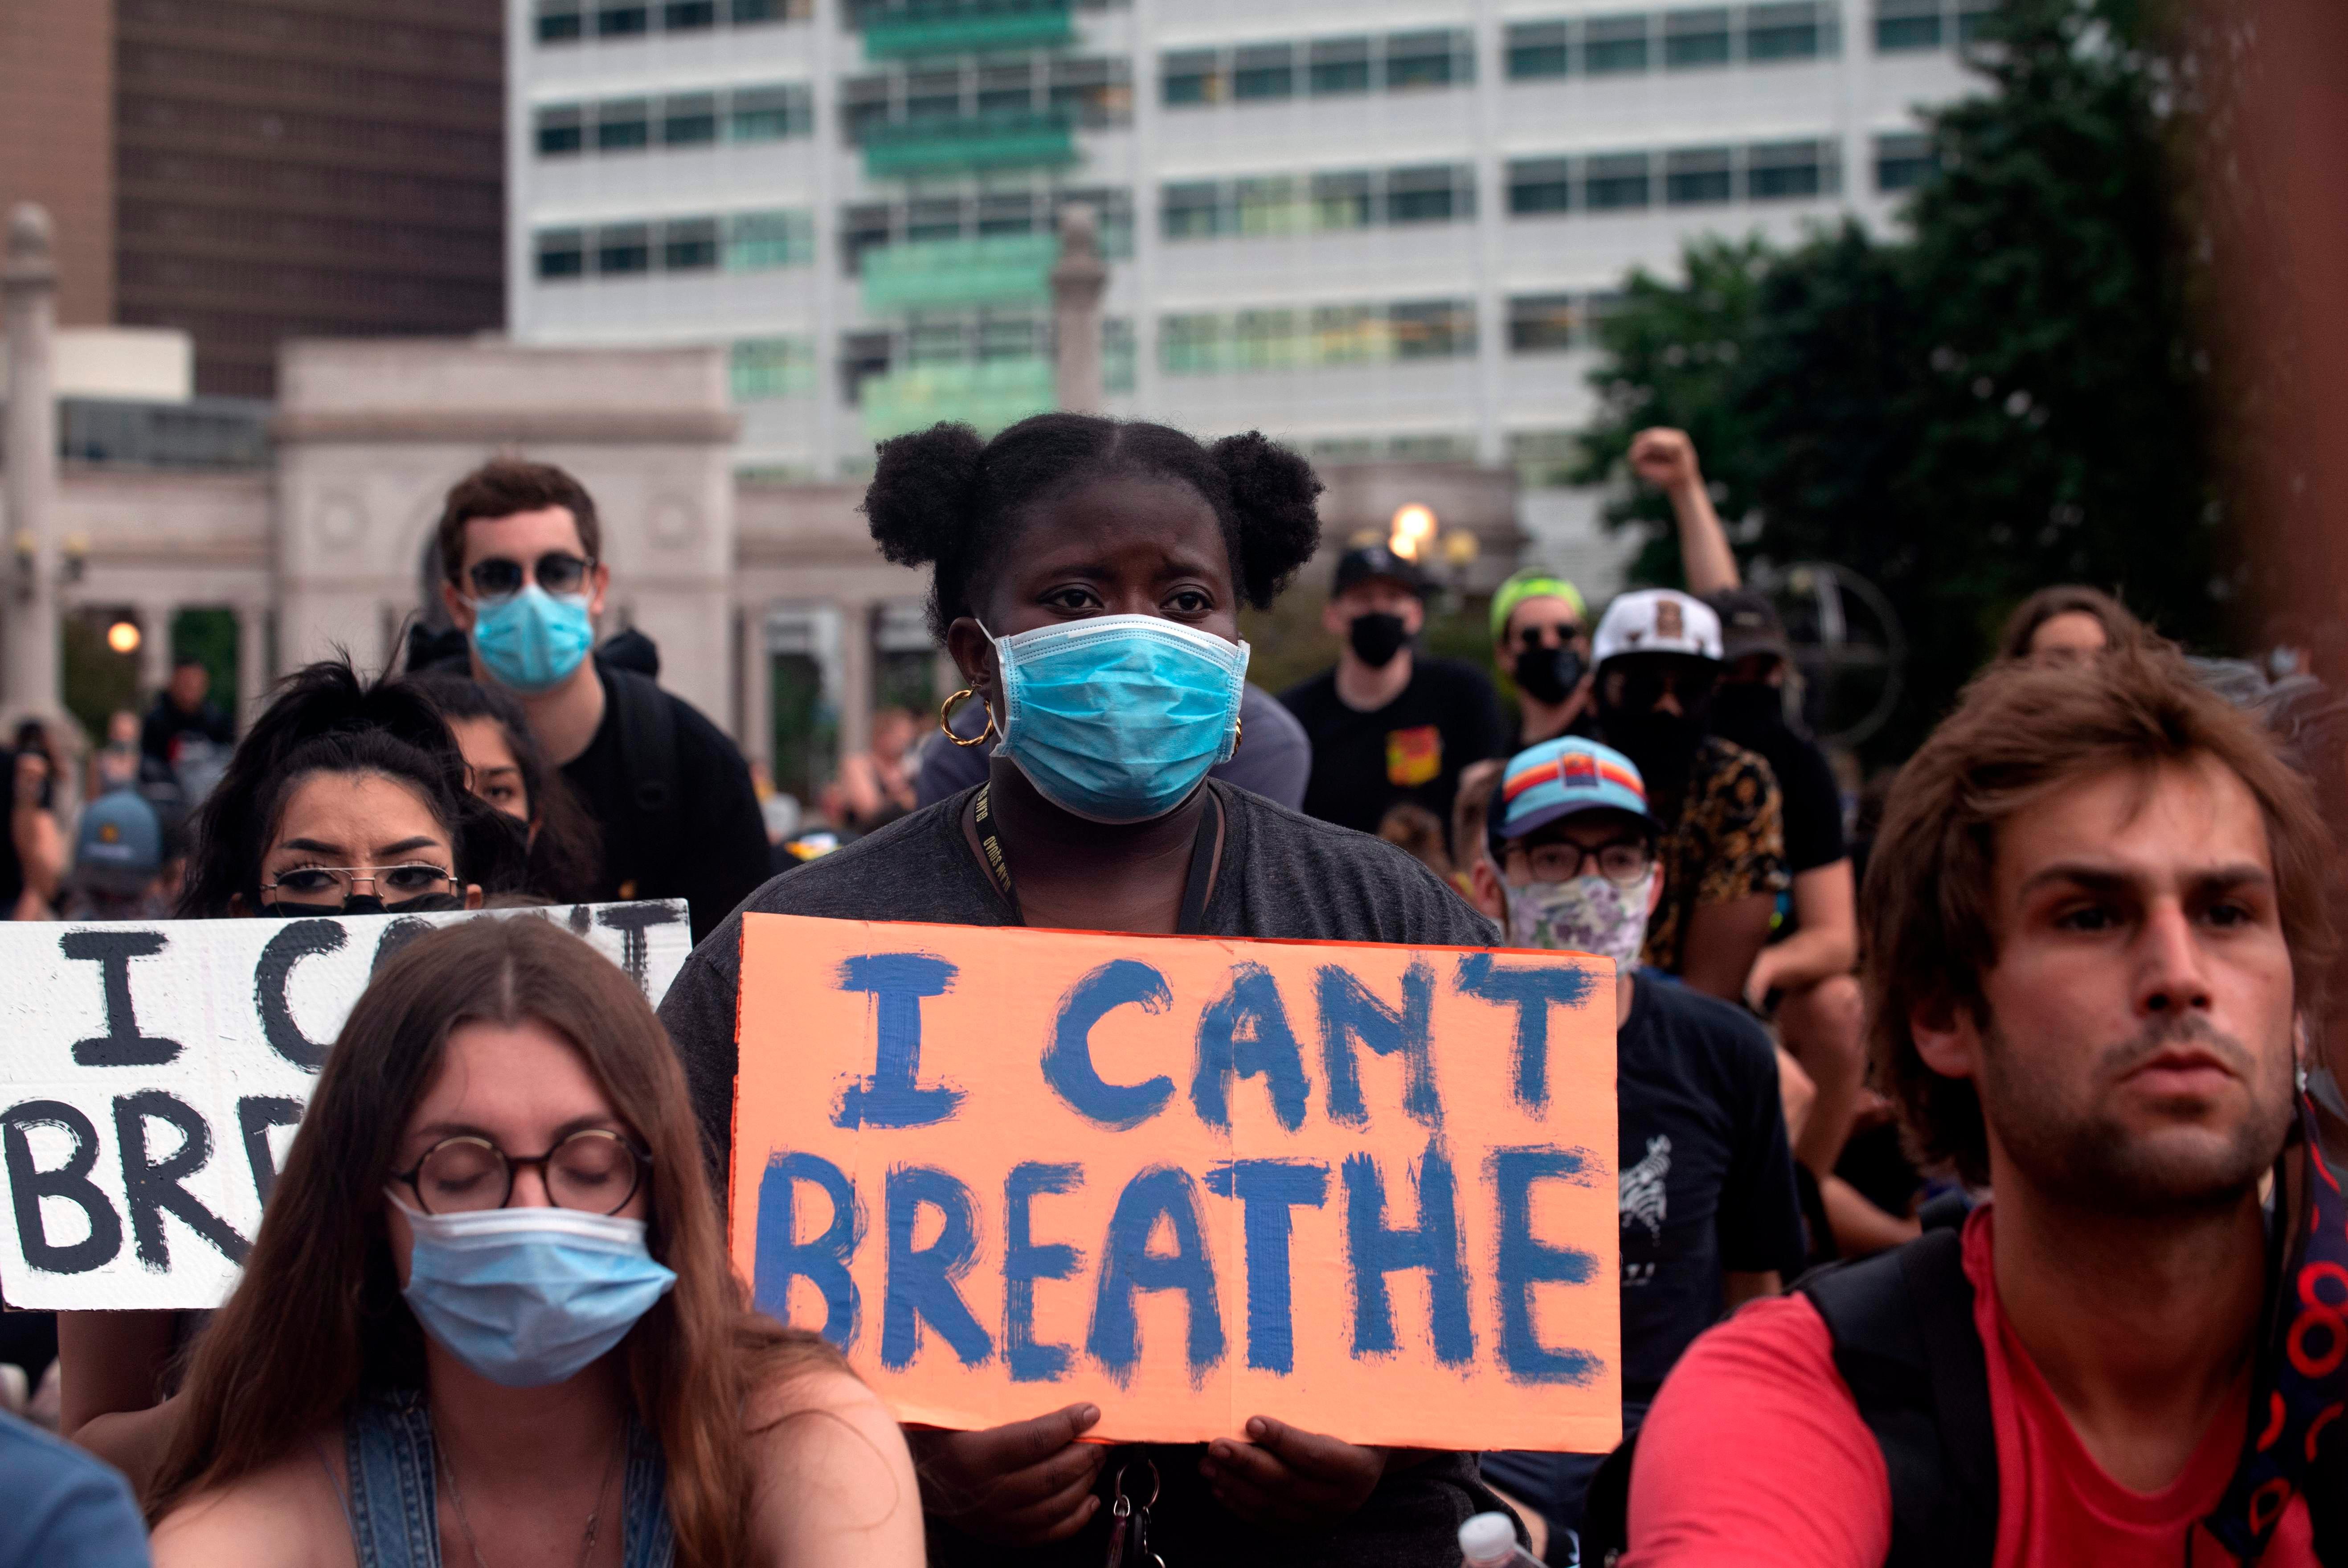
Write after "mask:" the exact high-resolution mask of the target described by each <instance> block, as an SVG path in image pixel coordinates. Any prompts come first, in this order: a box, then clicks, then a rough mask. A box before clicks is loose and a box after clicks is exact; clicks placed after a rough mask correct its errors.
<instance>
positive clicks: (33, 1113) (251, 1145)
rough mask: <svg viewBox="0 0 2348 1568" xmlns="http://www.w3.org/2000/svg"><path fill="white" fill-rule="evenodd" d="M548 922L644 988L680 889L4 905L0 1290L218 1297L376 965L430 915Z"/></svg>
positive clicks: (19, 1295) (21, 1296)
mask: <svg viewBox="0 0 2348 1568" xmlns="http://www.w3.org/2000/svg"><path fill="white" fill-rule="evenodd" d="M485 918H486V919H534V918H543V919H547V920H551V921H553V922H554V923H557V924H559V925H561V926H563V927H565V928H566V929H568V930H570V931H572V932H575V933H577V934H579V935H580V936H582V937H584V938H585V939H586V940H587V942H588V944H590V945H592V946H593V947H594V948H596V949H597V950H598V951H599V952H601V953H602V954H605V955H606V956H607V957H609V958H610V959H611V960H612V961H613V963H614V964H617V965H620V966H621V967H622V968H623V969H625V970H626V971H627V972H628V974H629V975H630V976H632V977H633V979H634V980H635V981H636V983H637V984H638V985H641V986H643V987H644V995H646V996H648V997H650V998H651V999H652V1001H653V1002H654V1004H655V1005H657V1004H658V1003H659V1001H660V999H661V997H662V996H663V995H666V994H667V991H668V987H669V983H670V982H671V981H673V980H675V978H676V972H677V970H678V969H679V968H681V967H683V965H684V964H685V955H686V954H688V953H690V952H691V951H692V949H693V936H692V927H691V926H690V925H689V924H688V923H687V922H686V917H685V904H684V903H683V902H682V901H671V902H667V903H604V904H573V905H570V906H568V907H561V906H558V907H554V908H550V909H521V910H502V911H498V912H496V913H492V914H488V915H481V914H468V913H462V912H451V913H444V914H424V915H398V914H370V915H355V916H351V917H348V918H343V919H331V920H330V919H304V920H260V919H256V920H167V921H123V922H109V923H75V922H70V921H66V922H48V921H42V922H24V923H0V1185H5V1188H6V1190H7V1208H6V1210H5V1212H0V1296H5V1298H6V1301H7V1304H8V1305H10V1306H15V1307H40V1308H58V1309H91V1308H95V1309H101V1310H117V1309H129V1308H134V1307H157V1308H160V1307H209V1306H218V1305H220V1304H221V1301H223V1300H224V1299H226V1297H227V1295H228V1293H229V1291H230V1289H231V1288H232V1286H234V1284H236V1276H237V1270H238V1267H239V1266H240V1264H242V1261H243V1258H244V1255H245V1253H246V1252H247V1251H248V1250H249V1249H250V1247H251V1244H252V1237H253V1233H254V1232H255V1231H256V1230H257V1229H258V1228H259V1225H260V1223H261V1205H262V1203H263V1201H264V1200H265V1199H266V1198H267V1197H268V1195H269V1188H270V1184H271V1183H272V1182H273V1181H274V1180H275V1179H276V1175H277V1171H278V1168H279V1166H280V1165H281V1164H282V1163H283V1161H284V1158H285V1151H286V1150H287V1148H288V1147H289V1146H290V1145H291V1144H292V1142H293V1129H294V1127H295V1125H296V1124H297V1123H298V1122H299V1121H300V1120H301V1119H302V1108H303V1107H304V1106H305V1105H306V1104H308V1103H309V1099H310V1091H311V1089H312V1088H314V1087H315V1086H316V1084H317V1081H318V1069H319V1068H321V1067H323V1066H324V1063H325V1059H326V1052H327V1049H328V1047H331V1046H332V1045H333V1043H334V1040H335V1036H337V1035H338V1034H340V1033H341V1032H342V1027H343V1020H344V1019H345V1018H346V1017H348V1016H349V1015H350V1010H351V1006H352V1004H354V1003H355V1002H356V1001H357V1000H358V998H359V993H360V992H362V991H364V990H365V989H366V983H367V979H368V976H369V975H372V974H373V973H374V972H375V970H376V967H377V966H378V965H381V964H382V963H383V962H384V960H385V959H386V958H388V957H389V956H390V955H391V954H393V953H395V952H396V951H397V950H398V949H399V948H400V947H402V946H404V945H405V944H407V943H408V942H410V941H413V940H414V939H415V938H416V937H417V936H420V935H422V934H424V933H426V932H427V931H429V930H431V929H432V928H433V927H435V926H439V925H446V924H448V923H451V922H455V921H460V920H479V919H485Z"/></svg>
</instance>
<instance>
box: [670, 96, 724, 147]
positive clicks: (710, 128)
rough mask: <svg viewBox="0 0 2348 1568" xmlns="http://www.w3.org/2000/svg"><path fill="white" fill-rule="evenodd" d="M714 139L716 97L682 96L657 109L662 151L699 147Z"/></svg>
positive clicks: (715, 130)
mask: <svg viewBox="0 0 2348 1568" xmlns="http://www.w3.org/2000/svg"><path fill="white" fill-rule="evenodd" d="M716 139H717V95H716V94H715V93H683V94H679V95H678V96H676V97H675V98H670V99H669V100H668V101H667V102H665V103H664V104H663V105H662V106H661V145H662V146H663V147H703V146H706V145H707V144H708V143H710V142H713V141H716Z"/></svg>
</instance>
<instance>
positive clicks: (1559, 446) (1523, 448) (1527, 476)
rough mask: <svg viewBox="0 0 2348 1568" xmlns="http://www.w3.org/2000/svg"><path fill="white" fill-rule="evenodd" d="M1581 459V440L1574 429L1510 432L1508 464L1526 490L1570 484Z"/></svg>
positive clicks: (1545, 488)
mask: <svg viewBox="0 0 2348 1568" xmlns="http://www.w3.org/2000/svg"><path fill="white" fill-rule="evenodd" d="M1580 459H1581V437H1580V436H1578V435H1577V434H1575V433H1574V432H1573V431H1571V430H1511V431H1509V466H1511V467H1512V468H1514V469H1516V470H1517V483H1518V484H1519V485H1521V486H1522V487H1523V488H1525V489H1526V490H1547V489H1552V488H1559V487H1562V486H1566V485H1570V484H1571V483H1572V482H1573V471H1574V469H1575V467H1576V465H1577V464H1578V462H1579V460H1580Z"/></svg>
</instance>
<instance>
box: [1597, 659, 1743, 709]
mask: <svg viewBox="0 0 2348 1568" xmlns="http://www.w3.org/2000/svg"><path fill="white" fill-rule="evenodd" d="M1609 673H1610V674H1611V675H1614V676H1616V677H1617V678H1619V679H1620V680H1621V681H1622V686H1620V687H1619V688H1618V689H1619V690H1620V691H1621V692H1622V700H1621V702H1620V703H1619V704H1618V705H1617V706H1619V707H1624V708H1627V709H1629V710H1630V711H1631V712H1632V713H1645V712H1648V711H1649V710H1651V709H1652V708H1653V707H1654V706H1655V705H1656V704H1657V703H1659V702H1661V701H1662V700H1663V694H1664V693H1665V692H1669V693H1671V694H1672V695H1673V696H1674V697H1675V698H1677V699H1678V701H1679V704H1680V706H1681V707H1689V706H1690V705H1692V704H1695V703H1701V702H1704V701H1705V700H1706V699H1708V698H1709V697H1710V696H1712V693H1713V688H1714V687H1715V686H1718V685H1719V684H1720V666H1719V665H1716V664H1715V663H1714V662H1713V661H1712V660H1710V659H1698V658H1689V657H1685V656H1684V655H1663V656H1662V657H1649V658H1626V659H1624V660H1622V664H1621V667H1620V669H1619V670H1618V671H1610V672H1609Z"/></svg>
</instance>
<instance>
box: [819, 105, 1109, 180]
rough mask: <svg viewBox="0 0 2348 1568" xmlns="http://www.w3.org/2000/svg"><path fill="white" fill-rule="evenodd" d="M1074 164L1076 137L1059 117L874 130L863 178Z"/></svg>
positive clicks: (932, 123)
mask: <svg viewBox="0 0 2348 1568" xmlns="http://www.w3.org/2000/svg"><path fill="white" fill-rule="evenodd" d="M1075 161H1076V137H1075V136H1074V134H1073V133H1072V132H1071V131H1070V129H1069V127H1068V121H1067V119H1066V117H1065V116H1061V115H1035V114H1025V115H1013V116H1005V117H1003V118H1001V119H992V118H981V119H957V120H938V121H932V120H923V121H920V122H914V123H907V124H903V125H888V126H875V127H873V128H872V129H871V130H870V131H869V132H867V133H866V135H865V139H864V173H865V176H866V178H868V179H872V180H891V179H904V178H907V177H910V176H914V175H924V174H948V173H953V172H955V171H957V170H978V169H1036V168H1050V167H1057V166H1059V165H1061V164H1067V163H1074V162H1075Z"/></svg>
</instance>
